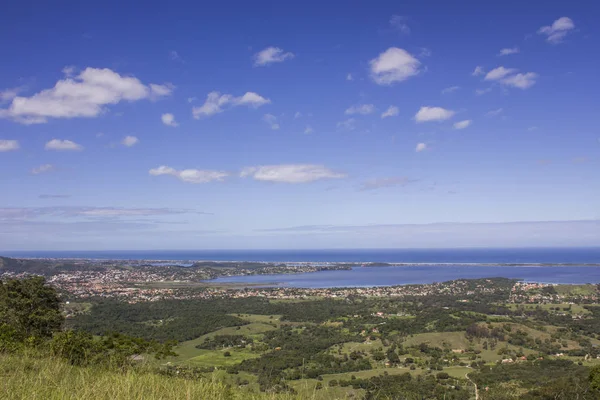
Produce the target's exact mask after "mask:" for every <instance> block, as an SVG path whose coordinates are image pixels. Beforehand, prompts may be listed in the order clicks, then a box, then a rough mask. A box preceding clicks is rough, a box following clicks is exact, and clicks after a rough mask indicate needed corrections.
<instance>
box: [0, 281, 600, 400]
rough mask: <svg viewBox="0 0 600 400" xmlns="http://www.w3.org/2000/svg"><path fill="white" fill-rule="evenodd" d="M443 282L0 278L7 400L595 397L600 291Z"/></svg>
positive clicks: (599, 395) (0, 381)
mask: <svg viewBox="0 0 600 400" xmlns="http://www.w3.org/2000/svg"><path fill="white" fill-rule="evenodd" d="M443 286H444V287H445V288H447V290H446V291H440V292H428V293H427V295H425V296H423V295H418V291H416V292H415V293H417V294H415V295H412V296H404V297H402V298H394V297H388V298H385V297H377V298H370V297H360V296H352V297H345V298H338V299H318V298H317V299H305V300H303V301H300V302H295V301H284V302H281V301H272V300H268V299H264V298H260V297H250V298H246V299H220V300H215V299H203V300H199V299H195V300H162V301H156V302H138V303H135V304H130V303H126V302H119V301H114V300H109V301H106V300H104V301H95V302H92V303H81V304H77V303H76V302H75V303H73V302H71V303H70V304H68V305H62V304H61V301H60V299H59V297H58V295H57V293H56V291H55V290H54V289H53V288H52V287H49V286H47V285H46V284H45V282H44V279H43V278H39V277H32V278H27V279H21V280H15V279H9V280H5V281H3V282H2V281H0V397H1V398H20V399H25V398H27V399H30V398H33V399H35V398H39V399H42V398H43V399H46V398H50V399H53V398H56V399H63V398H67V399H68V398H73V399H75V398H90V399H109V398H110V399H120V398H122V399H125V398H127V399H129V398H140V399H153V398H156V399H158V398H160V399H169V398H173V399H175V398H177V399H179V398H190V399H191V398H216V399H238V398H239V399H242V398H244V399H252V398H256V399H280V398H281V399H292V398H298V399H305V398H310V399H315V400H320V399H365V400H366V399H407V400H413V399H414V400H417V399H421V400H422V399H431V400H433V399H439V400H442V399H444V400H446V399H447V400H452V399H454V400H470V399H474V398H479V399H482V400H532V399H555V400H558V399H563V400H570V399H580V400H598V399H600V347H599V345H600V307H598V305H597V304H596V303H595V300H594V301H592V300H590V299H591V297H590V288H591V290H597V289H598V288H597V287H593V286H591V285H590V287H589V288H588V287H586V288H584V289H586V290H585V292H582V288H580V287H577V288H573V290H574V292H576V293H574V294H573V295H572V296H571V295H570V294H569V292H568V290H569V289H568V288H565V287H559V288H558V289H559V290H560V291H561V292H563V293H567V295H568V296H570V297H568V301H565V296H564V294H562V295H561V297H560V298H559V297H556V296H557V289H555V288H553V287H542V288H539V287H533V288H529V287H527V288H526V289H524V290H525V291H523V290H522V289H520V286H518V285H516V281H513V280H508V279H500V278H496V279H481V280H470V281H466V280H460V281H453V282H448V283H446V284H444V285H443ZM455 288H460V290H457V291H456V293H460V294H455V293H453V290H454V289H455ZM536 296H537V297H536ZM577 296H583V297H577ZM520 298H523V299H529V300H527V301H530V300H531V299H532V298H535V299H541V301H543V304H537V305H535V304H529V303H519V302H518V301H517V302H515V299H520ZM579 298H581V299H582V301H578V299H579ZM594 298H595V297H594ZM559 300H560V301H559ZM73 310H77V312H76V313H74V312H73ZM64 315H68V316H69V318H67V319H66V321H65V318H64Z"/></svg>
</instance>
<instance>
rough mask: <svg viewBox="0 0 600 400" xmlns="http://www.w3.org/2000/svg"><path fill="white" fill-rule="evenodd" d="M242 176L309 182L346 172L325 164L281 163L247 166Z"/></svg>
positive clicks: (337, 176) (342, 176) (339, 177)
mask: <svg viewBox="0 0 600 400" xmlns="http://www.w3.org/2000/svg"><path fill="white" fill-rule="evenodd" d="M240 177H242V178H253V179H255V180H257V181H266V182H279V183H309V182H314V181H318V180H322V179H341V178H345V177H346V174H345V173H341V172H336V171H333V170H331V169H329V168H327V167H325V166H323V165H314V164H280V165H261V166H256V167H246V168H244V169H243V170H242V171H241V172H240Z"/></svg>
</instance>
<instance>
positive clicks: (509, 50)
mask: <svg viewBox="0 0 600 400" xmlns="http://www.w3.org/2000/svg"><path fill="white" fill-rule="evenodd" d="M517 53H520V50H519V48H518V47H508V48H504V49H502V50H500V53H498V55H499V56H509V55H511V54H517Z"/></svg>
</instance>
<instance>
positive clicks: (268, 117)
mask: <svg viewBox="0 0 600 400" xmlns="http://www.w3.org/2000/svg"><path fill="white" fill-rule="evenodd" d="M263 121H265V122H266V123H267V124H269V125H270V126H271V129H273V130H277V129H279V124H278V123H277V117H276V116H274V115H273V114H265V115H263Z"/></svg>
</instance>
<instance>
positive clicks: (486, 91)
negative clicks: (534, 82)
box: [475, 88, 492, 96]
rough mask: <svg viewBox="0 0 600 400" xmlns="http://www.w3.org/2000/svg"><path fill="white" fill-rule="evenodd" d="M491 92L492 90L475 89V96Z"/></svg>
mask: <svg viewBox="0 0 600 400" xmlns="http://www.w3.org/2000/svg"><path fill="white" fill-rule="evenodd" d="M491 91H492V88H486V89H475V94H476V95H477V96H481V95H482V94H486V93H489V92H491Z"/></svg>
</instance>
